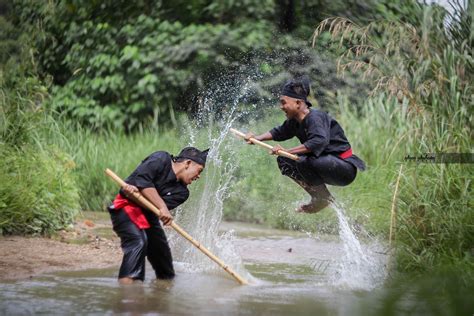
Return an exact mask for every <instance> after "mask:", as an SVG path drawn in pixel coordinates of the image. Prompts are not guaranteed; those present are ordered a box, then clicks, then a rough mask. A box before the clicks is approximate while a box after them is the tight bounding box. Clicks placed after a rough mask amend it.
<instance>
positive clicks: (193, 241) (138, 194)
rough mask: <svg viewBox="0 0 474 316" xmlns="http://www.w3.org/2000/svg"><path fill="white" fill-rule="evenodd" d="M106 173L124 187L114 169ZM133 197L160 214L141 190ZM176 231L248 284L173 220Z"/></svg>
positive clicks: (241, 281) (234, 276) (228, 271)
mask: <svg viewBox="0 0 474 316" xmlns="http://www.w3.org/2000/svg"><path fill="white" fill-rule="evenodd" d="M105 173H106V174H107V175H108V176H109V177H110V178H112V180H114V181H115V182H117V183H118V184H119V185H120V187H122V188H123V187H124V186H125V185H126V183H125V182H124V181H123V180H122V179H121V178H120V177H119V176H117V175H116V174H115V173H114V172H113V171H112V170H110V169H105ZM132 195H133V197H134V198H135V199H137V201H139V202H140V203H141V204H142V206H144V207H146V208H147V209H149V210H151V211H152V212H153V213H155V214H156V215H158V216H160V214H161V212H160V210H159V209H158V208H157V207H156V206H155V205H154V204H152V203H151V202H150V201H148V200H147V199H146V198H145V197H144V196H143V195H141V194H140V193H139V192H133V193H132ZM170 226H171V227H172V228H173V229H174V230H175V231H177V232H178V234H180V235H181V236H183V237H184V238H186V239H187V240H188V241H189V242H191V243H192V244H193V245H194V246H195V247H196V248H198V249H199V250H201V251H202V252H203V253H204V254H205V255H206V256H208V257H209V258H210V259H211V260H213V261H214V262H216V263H217V264H218V265H219V266H220V267H221V268H222V269H224V270H225V271H226V272H227V273H229V274H230V275H231V276H232V277H233V278H234V279H236V280H237V281H238V282H239V283H240V284H242V285H246V284H248V282H247V281H246V280H245V279H244V278H242V277H241V276H240V275H238V274H237V273H236V272H235V271H234V270H232V269H231V268H230V267H229V266H228V265H226V264H225V263H224V262H223V261H222V260H221V259H219V258H218V257H216V256H215V255H214V254H213V253H212V252H210V251H209V250H208V249H207V248H206V247H204V246H203V245H201V243H199V242H198V241H197V240H195V239H194V238H193V237H191V236H190V235H189V234H188V233H187V232H186V231H184V230H183V229H182V228H181V227H180V226H179V225H178V224H176V223H175V222H174V221H172V222H171V225H170Z"/></svg>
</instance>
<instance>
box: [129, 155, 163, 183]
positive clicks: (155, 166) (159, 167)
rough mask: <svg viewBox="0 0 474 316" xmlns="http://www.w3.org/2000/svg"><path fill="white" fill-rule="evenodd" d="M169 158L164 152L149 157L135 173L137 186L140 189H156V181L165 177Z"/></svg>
mask: <svg viewBox="0 0 474 316" xmlns="http://www.w3.org/2000/svg"><path fill="white" fill-rule="evenodd" d="M167 158H168V156H167V154H166V153H164V152H156V153H153V154H151V155H150V156H149V157H147V158H146V159H145V160H144V161H143V162H142V163H141V164H140V165H139V166H138V167H137V169H136V170H135V172H134V182H135V186H136V187H138V188H139V189H144V188H154V187H155V185H154V180H155V179H156V178H158V177H160V176H161V175H163V172H164V170H165V167H166V164H167Z"/></svg>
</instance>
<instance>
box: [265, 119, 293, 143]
mask: <svg viewBox="0 0 474 316" xmlns="http://www.w3.org/2000/svg"><path fill="white" fill-rule="evenodd" d="M270 134H272V139H273V140H276V141H278V142H281V141H284V140H287V139H290V138H292V137H294V136H295V131H294V128H293V127H292V124H291V122H290V120H286V121H284V122H283V124H282V125H280V126H277V127H274V128H272V129H271V130H270Z"/></svg>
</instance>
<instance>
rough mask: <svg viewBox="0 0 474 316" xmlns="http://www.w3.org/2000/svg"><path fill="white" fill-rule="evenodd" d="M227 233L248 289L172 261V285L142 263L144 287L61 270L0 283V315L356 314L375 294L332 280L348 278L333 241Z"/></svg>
mask: <svg viewBox="0 0 474 316" xmlns="http://www.w3.org/2000/svg"><path fill="white" fill-rule="evenodd" d="M229 230H232V231H234V239H233V242H234V244H235V251H237V252H238V253H239V254H240V255H241V262H243V266H244V270H245V274H244V276H245V277H246V278H248V279H249V281H250V283H251V284H250V285H247V286H241V285H239V284H238V283H237V282H235V280H233V279H231V278H230V277H229V276H228V275H227V274H226V273H225V272H224V271H223V270H221V269H210V270H208V271H192V270H190V269H189V267H188V264H187V263H182V262H175V266H176V271H177V277H176V278H175V280H173V281H157V280H153V271H152V269H151V267H150V266H147V275H146V281H145V283H144V284H137V285H132V286H120V285H119V284H118V283H117V280H116V274H117V270H118V269H117V268H113V269H106V270H88V271H81V272H63V273H55V274H50V275H45V276H42V277H37V278H34V279H30V280H25V281H17V282H10V283H3V284H1V285H0V314H2V315H30V314H38V313H42V314H116V313H125V314H149V315H202V314H215V315H288V314H308V315H320V314H321V315H354V314H364V313H365V312H366V309H367V306H368V304H369V302H370V301H372V300H373V299H374V297H377V295H379V294H377V293H380V289H378V288H375V289H374V288H369V289H363V288H361V287H355V288H354V287H351V284H350V283H349V284H348V283H344V282H335V281H337V280H335V278H337V277H339V278H346V277H347V276H345V275H344V274H341V273H340V271H339V269H340V267H341V265H340V263H341V260H343V258H344V256H345V250H344V244H343V242H341V240H340V239H339V238H338V237H337V236H320V238H318V239H315V238H313V237H309V236H307V235H306V234H304V233H299V232H291V231H282V230H274V229H267V228H263V227H260V226H256V225H255V226H254V225H248V224H245V225H244V224H235V223H222V225H221V231H229ZM362 247H363V250H364V251H365V250H367V247H368V245H364V246H362ZM381 256H383V255H381ZM203 257H204V256H203ZM204 258H205V257H204ZM205 260H208V262H209V263H208V264H209V265H210V266H213V265H214V263H212V262H211V261H210V260H209V259H207V258H206V259H205ZM228 263H229V264H230V265H231V266H232V265H233V264H234V262H228ZM367 272H368V273H372V272H370V271H367ZM354 273H356V271H355V272H354Z"/></svg>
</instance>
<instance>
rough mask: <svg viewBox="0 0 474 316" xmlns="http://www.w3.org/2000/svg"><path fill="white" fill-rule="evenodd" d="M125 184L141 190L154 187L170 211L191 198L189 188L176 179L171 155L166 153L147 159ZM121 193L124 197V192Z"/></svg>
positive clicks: (161, 152) (155, 153) (152, 155)
mask: <svg viewBox="0 0 474 316" xmlns="http://www.w3.org/2000/svg"><path fill="white" fill-rule="evenodd" d="M125 182H127V183H128V184H131V185H134V186H136V187H137V188H139V189H145V188H153V187H154V188H155V189H156V190H157V191H158V194H159V195H160V196H161V198H162V199H163V201H164V202H165V204H166V206H167V207H168V209H170V210H172V209H174V208H175V207H177V206H178V205H181V204H183V203H184V202H185V201H186V200H187V199H188V197H189V190H188V188H187V186H186V185H185V184H183V183H181V182H179V181H178V180H177V179H176V174H175V173H174V171H173V168H171V155H170V154H169V153H167V152H165V151H157V152H154V153H152V154H151V155H150V156H148V157H146V158H145V159H144V160H143V161H142V162H141V163H140V165H138V167H137V168H136V169H135V171H133V172H132V174H131V175H130V176H129V177H128V178H127V179H125ZM120 193H121V194H122V196H124V194H123V191H122V190H120Z"/></svg>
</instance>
